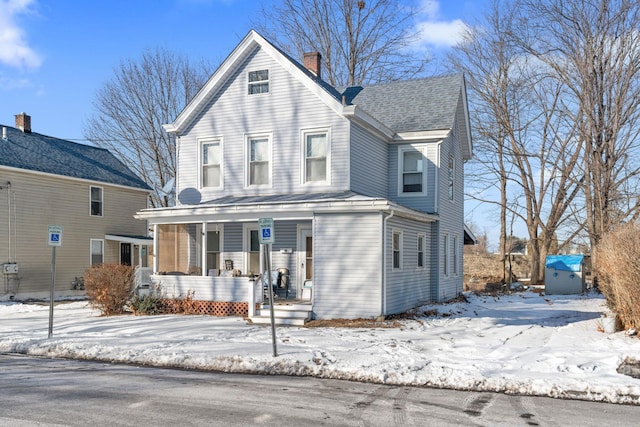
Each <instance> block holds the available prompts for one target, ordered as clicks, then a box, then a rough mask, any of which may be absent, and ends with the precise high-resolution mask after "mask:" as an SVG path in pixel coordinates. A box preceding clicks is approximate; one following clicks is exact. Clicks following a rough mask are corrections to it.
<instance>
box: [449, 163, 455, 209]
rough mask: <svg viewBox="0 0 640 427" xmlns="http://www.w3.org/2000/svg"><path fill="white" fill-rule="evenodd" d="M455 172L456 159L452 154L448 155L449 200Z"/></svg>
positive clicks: (451, 198)
mask: <svg viewBox="0 0 640 427" xmlns="http://www.w3.org/2000/svg"><path fill="white" fill-rule="evenodd" d="M455 174H456V161H455V159H454V158H453V156H449V200H453V186H454V182H455Z"/></svg>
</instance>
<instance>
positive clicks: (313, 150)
mask: <svg viewBox="0 0 640 427" xmlns="http://www.w3.org/2000/svg"><path fill="white" fill-rule="evenodd" d="M303 140H304V147H303V152H304V164H303V165H302V168H303V171H304V172H303V176H304V182H322V181H328V176H329V173H328V169H329V163H328V161H327V158H328V154H329V133H328V132H327V131H326V130H323V131H309V132H305V133H303Z"/></svg>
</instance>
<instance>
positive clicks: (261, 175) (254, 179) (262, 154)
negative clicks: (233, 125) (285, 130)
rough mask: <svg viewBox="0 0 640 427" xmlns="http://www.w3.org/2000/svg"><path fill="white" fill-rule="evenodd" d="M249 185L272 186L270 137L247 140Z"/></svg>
mask: <svg viewBox="0 0 640 427" xmlns="http://www.w3.org/2000/svg"><path fill="white" fill-rule="evenodd" d="M247 151H248V154H249V158H248V163H249V165H248V171H249V173H248V175H249V176H248V179H247V181H248V185H269V184H271V167H270V165H269V163H270V162H269V160H270V157H271V144H270V142H269V137H268V136H253V137H249V138H248V140H247Z"/></svg>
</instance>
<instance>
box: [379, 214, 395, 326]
mask: <svg viewBox="0 0 640 427" xmlns="http://www.w3.org/2000/svg"><path fill="white" fill-rule="evenodd" d="M394 214H395V211H394V210H392V211H391V213H390V214H389V216H387V217H385V219H384V220H383V225H382V236H383V239H382V242H383V243H382V245H383V247H382V254H383V255H382V315H383V316H386V315H387V221H389V220H390V219H391V218H392V217H393V215H394Z"/></svg>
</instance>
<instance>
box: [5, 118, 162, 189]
mask: <svg viewBox="0 0 640 427" xmlns="http://www.w3.org/2000/svg"><path fill="white" fill-rule="evenodd" d="M0 127H4V128H6V132H7V133H6V135H7V139H2V138H0V167H2V166H7V167H11V168H17V169H24V170H30V171H34V172H42V173H49V174H54V175H61V176H65V177H71V178H78V179H86V180H90V181H98V182H102V183H105V184H114V185H122V186H126V187H133V188H139V189H144V190H151V187H149V186H148V185H147V184H146V183H145V182H144V181H142V180H141V179H140V178H139V177H138V176H136V175H135V174H134V173H133V172H132V171H131V170H130V169H129V168H127V167H126V166H125V165H124V164H123V163H122V162H121V161H120V160H118V159H117V158H116V157H115V156H114V155H113V154H111V153H110V152H109V151H108V150H105V149H103V148H97V147H92V146H89V145H83V144H78V143H75V142H71V141H67V140H64V139H58V138H54V137H51V136H46V135H41V134H39V133H33V132H23V131H21V130H19V129H16V128H14V127H11V126H3V125H0Z"/></svg>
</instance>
